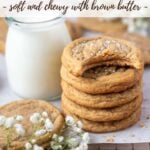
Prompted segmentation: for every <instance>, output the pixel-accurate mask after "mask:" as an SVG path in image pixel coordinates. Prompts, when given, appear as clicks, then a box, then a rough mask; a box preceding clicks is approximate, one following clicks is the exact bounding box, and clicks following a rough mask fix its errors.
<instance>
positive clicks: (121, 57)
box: [61, 36, 143, 132]
mask: <svg viewBox="0 0 150 150" xmlns="http://www.w3.org/2000/svg"><path fill="white" fill-rule="evenodd" d="M142 73H143V60H142V56H141V53H140V50H139V49H137V48H136V47H135V46H134V45H133V44H131V43H129V42H127V41H125V40H120V39H116V38H112V37H107V36H103V37H98V38H82V39H78V40H75V41H73V42H72V43H70V44H69V45H68V46H67V47H66V48H65V49H64V52H63V55H62V67H61V78H62V82H61V84H62V89H63V94H62V110H63V112H64V114H66V115H72V116H73V117H74V118H75V119H76V120H81V121H82V122H83V128H84V129H85V130H88V131H92V132H110V131H116V130H121V129H124V128H127V127H129V126H131V125H133V124H134V123H136V122H137V121H138V120H139V117H140V112H141V103H142V99H143V98H142V85H141V84H142Z"/></svg>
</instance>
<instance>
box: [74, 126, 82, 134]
mask: <svg viewBox="0 0 150 150" xmlns="http://www.w3.org/2000/svg"><path fill="white" fill-rule="evenodd" d="M73 130H74V131H75V132H77V133H81V132H82V129H81V128H78V127H73Z"/></svg>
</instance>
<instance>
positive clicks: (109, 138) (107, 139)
mask: <svg viewBox="0 0 150 150" xmlns="http://www.w3.org/2000/svg"><path fill="white" fill-rule="evenodd" d="M106 142H110V143H114V142H115V140H114V138H113V137H107V138H106Z"/></svg>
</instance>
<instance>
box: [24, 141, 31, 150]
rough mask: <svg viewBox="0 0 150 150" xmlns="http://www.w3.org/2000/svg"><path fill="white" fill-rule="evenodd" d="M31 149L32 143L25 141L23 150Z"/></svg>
mask: <svg viewBox="0 0 150 150" xmlns="http://www.w3.org/2000/svg"><path fill="white" fill-rule="evenodd" d="M31 149H32V145H31V144H30V143H29V142H27V143H26V144H25V150H31Z"/></svg>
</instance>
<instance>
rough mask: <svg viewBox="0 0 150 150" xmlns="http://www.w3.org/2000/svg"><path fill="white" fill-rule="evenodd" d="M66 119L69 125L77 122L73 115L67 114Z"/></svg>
mask: <svg viewBox="0 0 150 150" xmlns="http://www.w3.org/2000/svg"><path fill="white" fill-rule="evenodd" d="M65 120H66V124H67V125H68V126H72V125H74V123H75V121H74V119H73V118H72V117H71V116H67V117H66V119H65Z"/></svg>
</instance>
